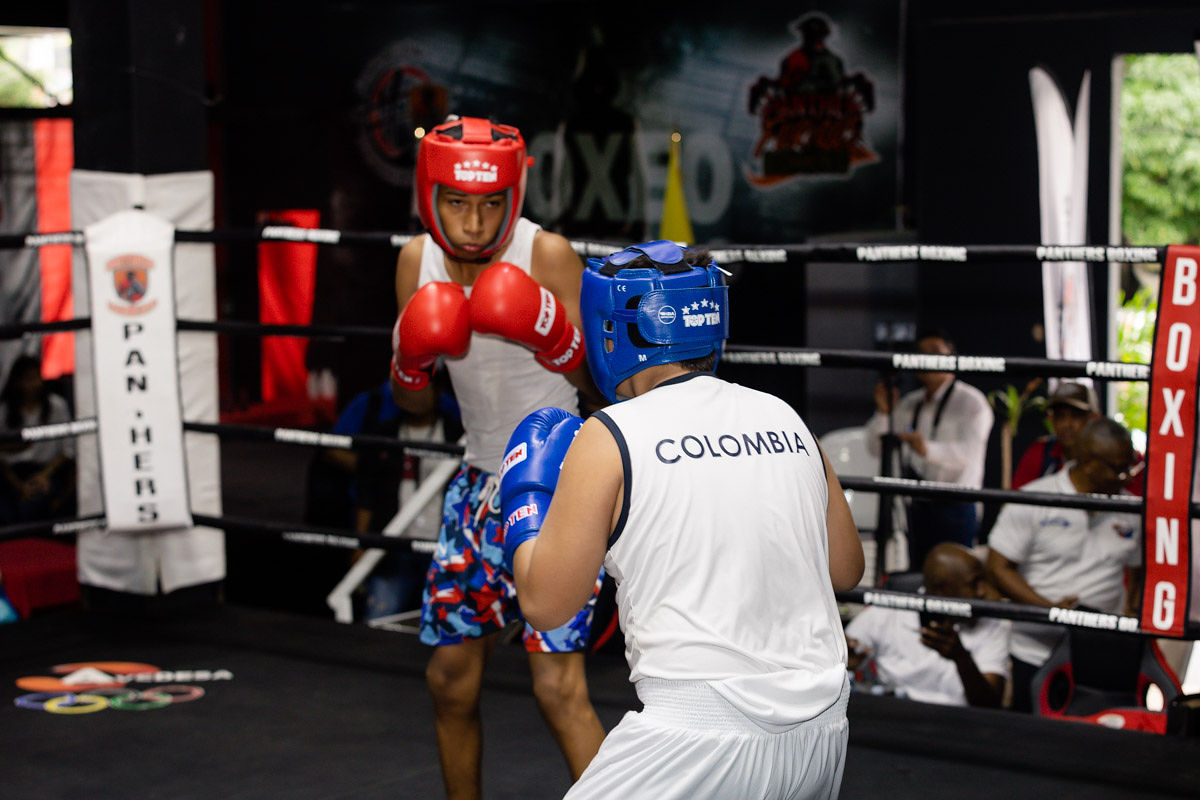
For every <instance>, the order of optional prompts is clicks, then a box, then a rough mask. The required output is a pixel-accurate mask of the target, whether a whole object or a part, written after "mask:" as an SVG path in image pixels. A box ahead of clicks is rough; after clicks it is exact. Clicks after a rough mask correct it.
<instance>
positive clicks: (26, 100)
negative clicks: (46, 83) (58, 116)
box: [0, 59, 42, 108]
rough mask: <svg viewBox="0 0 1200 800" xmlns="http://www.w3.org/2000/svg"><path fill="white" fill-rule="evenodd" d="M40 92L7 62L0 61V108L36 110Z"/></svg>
mask: <svg viewBox="0 0 1200 800" xmlns="http://www.w3.org/2000/svg"><path fill="white" fill-rule="evenodd" d="M40 95H41V92H39V91H37V88H36V87H35V86H34V85H33V84H32V83H31V82H30V81H29V78H27V77H25V76H24V75H22V74H21V73H20V71H18V70H17V68H16V67H14V66H13V65H12V64H10V63H8V62H7V61H5V60H3V59H0V107H3V108H36V107H38V106H41V105H42V103H41V102H40Z"/></svg>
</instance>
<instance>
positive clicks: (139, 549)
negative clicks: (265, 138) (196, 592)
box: [71, 169, 225, 595]
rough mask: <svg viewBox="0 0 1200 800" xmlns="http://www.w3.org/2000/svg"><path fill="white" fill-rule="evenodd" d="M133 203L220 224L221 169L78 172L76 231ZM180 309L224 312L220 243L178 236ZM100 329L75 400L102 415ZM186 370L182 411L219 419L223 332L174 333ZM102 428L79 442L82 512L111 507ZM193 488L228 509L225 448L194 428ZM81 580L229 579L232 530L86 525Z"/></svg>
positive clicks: (140, 590)
mask: <svg viewBox="0 0 1200 800" xmlns="http://www.w3.org/2000/svg"><path fill="white" fill-rule="evenodd" d="M130 208H143V209H144V210H145V211H147V212H149V213H150V214H153V215H154V216H155V217H157V218H159V219H161V220H166V221H168V222H170V223H171V224H172V225H174V226H175V227H177V228H179V229H182V230H209V229H211V228H212V227H213V177H212V173H210V172H205V171H197V172H177V173H168V174H163V175H137V174H130V173H119V172H96V171H91V170H78V169H77V170H73V171H72V172H71V224H72V227H73V228H75V229H76V230H85V229H86V228H87V227H88V226H89V225H91V224H93V223H97V222H101V221H103V220H104V219H106V218H107V217H109V216H110V215H112V214H114V213H117V212H121V211H125V210H127V209H130ZM84 255H85V253H84V251H83V249H82V248H77V249H76V250H75V254H74V256H73V259H72V264H73V270H72V284H73V286H74V295H75V311H76V313H77V315H78V316H81V317H83V316H91V311H92V309H91V302H90V301H91V292H90V289H89V276H88V269H87V263H86V259H85V258H84ZM173 264H174V290H175V297H174V309H175V314H176V317H177V318H183V319H198V320H213V319H216V296H217V294H216V267H215V258H214V254H213V246H212V245H211V244H202V243H190V242H189V243H179V244H176V245H175V246H174V250H173ZM91 339H92V333H91V331H90V330H82V331H79V332H77V333H76V336H75V408H76V413H77V415H78V416H80V417H88V416H99V413H98V409H97V407H96V392H95V391H94V390H93V386H92V383H93V381H94V380H95V379H96V377H97V369H96V365H95V364H93V363H92V359H93V351H94V348H93V347H92V341H91ZM174 340H175V343H176V345H177V352H178V361H179V374H178V376H177V378H176V380H177V382H178V391H179V394H180V403H181V406H182V414H183V418H184V419H186V420H189V421H194V422H216V421H217V419H218V409H217V383H218V381H217V342H216V334H213V333H209V332H203V331H181V332H180V333H179V334H178V335H177V336H175V337H174ZM97 438H98V437H96V436H82V437H80V438H79V440H78V441H77V443H76V444H77V447H78V474H79V481H78V490H79V513H80V515H81V516H88V515H91V514H100V513H104V512H105V511H106V509H105V505H104V498H103V497H102V496H101V489H102V478H103V475H102V473H101V469H100V457H99V447H98V443H97ZM183 439H184V452H185V455H186V458H187V476H186V477H187V483H186V486H187V488H186V490H185V491H186V492H187V494H188V496H189V499H190V510H191V512H192V513H194V514H207V515H210V516H214V517H219V516H221V464H220V459H221V452H220V442H219V441H218V439H217V437H216V436H215V435H213V434H208V433H196V432H194V431H187V432H185V434H184V437H183ZM76 542H77V544H76V549H77V552H78V563H79V582H80V583H83V584H86V585H88V586H96V587H100V588H104V589H111V590H114V591H119V592H133V593H135V594H143V595H153V594H158V593H159V592H167V593H169V592H173V591H175V590H176V589H180V588H183V587H185V586H194V585H196V584H202V583H209V582H214V581H219V580H221V579H222V578H224V577H225V534H224V532H223V531H221V530H219V529H215V528H209V527H205V526H196V525H190V526H189V525H183V526H180V527H177V528H171V529H169V530H160V531H157V532H155V533H146V534H138V535H129V534H120V533H113V532H110V531H108V530H94V531H83V532H81V533H80V534H79V536H78V537H77V539H76Z"/></svg>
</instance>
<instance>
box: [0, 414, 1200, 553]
mask: <svg viewBox="0 0 1200 800" xmlns="http://www.w3.org/2000/svg"><path fill="white" fill-rule="evenodd" d="M97 428H98V421H97V419H96V418H95V417H87V418H83V419H75V420H71V421H70V422H60V423H53V424H50V425H36V426H32V427H29V428H21V429H19V430H16V431H11V432H7V433H0V443H4V442H34V441H40V440H45V439H65V438H67V437H71V436H83V435H86V434H89V433H95V432H96V430H97ZM183 429H184V430H185V431H192V432H195V433H211V434H216V435H218V436H220V437H222V438H229V439H241V440H250V441H260V442H277V443H280V444H293V445H300V446H304V447H332V448H339V449H354V450H362V449H382V450H395V451H399V452H404V453H409V454H410V455H415V456H418V457H431V458H440V459H446V460H451V459H458V458H461V457H462V454H463V452H464V448H463V446H462V445H458V444H453V443H450V442H429V441H422V440H416V439H393V438H391V437H388V436H372V435H364V434H354V435H347V434H337V433H325V432H322V431H313V430H307V429H305V428H285V427H269V426H263V425H228V424H224V423H210V422H184V423H183ZM838 480H839V481H840V482H841V484H842V488H843V489H850V490H852V491H857V492H871V493H874V494H901V495H907V496H910V497H915V498H919V499H928V500H951V501H954V502H964V501H965V502H992V503H1011V504H1014V505H1031V506H1055V507H1058V508H1078V509H1083V510H1087V511H1117V512H1126V513H1138V512H1140V511H1141V508H1142V502H1143V499H1142V498H1141V497H1135V496H1131V495H1101V494H1086V495H1079V494H1056V493H1052V492H1030V491H1023V490H1021V491H1018V490H1015V489H987V488H980V489H973V488H969V487H964V486H958V485H956V484H951V483H939V482H936V481H924V480H914V479H911V478H885V477H878V476H874V477H858V476H852V475H846V476H842V475H839V476H838ZM1191 515H1192V516H1193V517H1200V502H1196V503H1192V506H1191ZM0 530H2V529H0Z"/></svg>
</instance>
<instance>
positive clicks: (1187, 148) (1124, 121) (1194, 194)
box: [1121, 53, 1200, 245]
mask: <svg viewBox="0 0 1200 800" xmlns="http://www.w3.org/2000/svg"><path fill="white" fill-rule="evenodd" d="M1121 145H1122V147H1121V149H1122V153H1121V158H1122V173H1121V175H1122V177H1121V184H1122V191H1121V215H1122V232H1123V234H1124V236H1125V239H1126V240H1127V241H1128V242H1129V243H1130V244H1135V245H1136V244H1159V245H1161V244H1194V243H1196V242H1200V68H1198V66H1197V63H1196V56H1195V55H1194V54H1191V53H1187V54H1179V55H1157V54H1153V55H1129V56H1126V57H1125V80H1124V82H1123V83H1122V85H1121Z"/></svg>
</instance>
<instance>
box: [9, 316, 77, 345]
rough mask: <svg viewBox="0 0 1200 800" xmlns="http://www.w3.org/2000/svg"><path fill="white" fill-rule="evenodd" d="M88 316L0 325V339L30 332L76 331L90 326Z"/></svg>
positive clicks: (18, 337) (18, 336) (12, 337)
mask: <svg viewBox="0 0 1200 800" xmlns="http://www.w3.org/2000/svg"><path fill="white" fill-rule="evenodd" d="M91 324H92V320H91V318H90V317H76V318H75V319H61V320H55V321H54V322H24V323H17V324H13V325H0V340H7V339H20V338H22V337H24V336H27V335H29V334H31V333H37V334H42V333H60V332H63V331H78V330H82V329H84V328H89V327H91Z"/></svg>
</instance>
